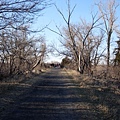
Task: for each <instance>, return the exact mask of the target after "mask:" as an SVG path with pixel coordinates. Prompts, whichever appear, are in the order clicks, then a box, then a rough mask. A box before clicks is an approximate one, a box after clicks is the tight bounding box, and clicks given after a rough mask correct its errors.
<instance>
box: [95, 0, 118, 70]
mask: <svg viewBox="0 0 120 120" xmlns="http://www.w3.org/2000/svg"><path fill="white" fill-rule="evenodd" d="M97 6H98V8H99V11H100V13H101V15H102V18H103V22H104V27H103V31H105V33H106V35H107V71H108V67H109V65H110V45H111V37H112V33H113V32H114V30H115V27H116V26H115V23H116V20H117V17H116V11H117V8H118V4H117V3H116V0H107V3H106V4H104V2H100V3H98V4H97ZM104 28H105V29H104Z"/></svg>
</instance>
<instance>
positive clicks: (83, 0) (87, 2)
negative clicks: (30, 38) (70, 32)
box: [34, 0, 98, 62]
mask: <svg viewBox="0 0 120 120" xmlns="http://www.w3.org/2000/svg"><path fill="white" fill-rule="evenodd" d="M66 1H67V0H52V2H53V3H55V4H56V5H57V7H58V8H59V9H60V10H61V11H62V12H63V13H64V15H65V16H66V18H67V3H66ZM96 1H98V0H70V3H71V8H73V6H74V5H76V8H75V10H74V12H73V15H72V18H71V22H72V23H79V21H80V18H82V19H85V20H87V21H88V22H89V21H90V19H91V12H92V11H94V13H95V12H97V9H96V8H95V5H94V3H95V2H96ZM42 13H43V16H41V17H39V18H38V19H37V21H35V24H34V28H35V29H36V28H37V29H39V28H42V27H44V26H46V25H47V24H49V26H48V27H49V28H51V29H53V30H56V31H57V28H56V25H57V26H58V27H59V28H62V27H63V26H65V25H66V24H65V22H64V20H63V19H62V17H61V15H60V14H59V13H58V11H57V10H56V8H55V7H54V5H53V6H51V7H49V8H47V9H45V10H44V11H43V12H42ZM41 34H43V35H45V38H46V40H47V44H52V43H54V44H55V45H56V46H59V45H60V44H59V40H58V39H59V37H60V36H58V35H57V34H55V33H53V32H51V31H49V30H47V29H45V30H44V32H42V33H41ZM36 35H37V34H36ZM47 61H48V62H50V61H61V57H56V56H54V55H49V58H48V60H47Z"/></svg>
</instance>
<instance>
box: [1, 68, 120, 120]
mask: <svg viewBox="0 0 120 120" xmlns="http://www.w3.org/2000/svg"><path fill="white" fill-rule="evenodd" d="M86 81H87V80H85V79H83V78H82V77H80V78H79V80H75V77H73V72H69V71H67V70H64V69H58V68H56V69H51V70H49V71H47V72H45V73H41V74H39V75H35V76H32V77H29V79H26V80H23V81H20V82H19V83H14V84H12V85H9V87H8V88H9V89H7V90H9V92H7V90H6V92H5V93H3V92H1V93H0V106H1V108H0V120H50V119H51V120H119V119H120V99H119V98H120V96H119V93H115V92H113V91H111V90H110V89H106V88H104V89H103V88H102V87H98V86H97V85H96V86H95V85H92V84H93V82H92V83H91V82H87V84H86ZM1 86H2V85H1ZM99 86H100V85H99Z"/></svg>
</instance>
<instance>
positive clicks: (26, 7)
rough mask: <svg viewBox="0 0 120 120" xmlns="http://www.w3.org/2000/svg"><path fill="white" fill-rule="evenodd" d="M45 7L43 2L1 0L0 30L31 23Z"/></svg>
mask: <svg viewBox="0 0 120 120" xmlns="http://www.w3.org/2000/svg"><path fill="white" fill-rule="evenodd" d="M46 5H47V3H45V0H1V1H0V30H2V29H5V28H6V27H16V26H17V27H18V26H21V25H23V24H26V23H28V22H32V20H33V19H34V17H35V15H38V13H39V12H40V11H42V10H43V9H44V8H45V7H46Z"/></svg>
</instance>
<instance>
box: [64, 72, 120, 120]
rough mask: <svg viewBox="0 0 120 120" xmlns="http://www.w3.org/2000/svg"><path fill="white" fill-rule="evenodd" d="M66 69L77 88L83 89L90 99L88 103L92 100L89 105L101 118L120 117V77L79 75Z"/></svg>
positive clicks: (117, 119)
mask: <svg viewBox="0 0 120 120" xmlns="http://www.w3.org/2000/svg"><path fill="white" fill-rule="evenodd" d="M66 71H67V73H68V74H69V75H70V76H72V77H73V78H74V82H75V84H76V83H77V84H79V88H80V89H84V90H83V93H84V95H85V96H86V97H87V99H88V98H89V99H90V100H88V103H89V102H91V101H92V102H93V104H92V106H91V107H92V108H93V109H94V110H95V111H97V112H98V114H99V116H98V117H100V119H101V120H103V119H109V120H119V119H120V79H114V78H113V79H103V78H101V79H100V78H99V79H98V78H96V77H90V76H87V75H80V74H79V73H78V72H77V71H74V70H66ZM78 91H79V90H78ZM79 94H81V91H79ZM101 116H102V118H101Z"/></svg>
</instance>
